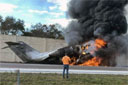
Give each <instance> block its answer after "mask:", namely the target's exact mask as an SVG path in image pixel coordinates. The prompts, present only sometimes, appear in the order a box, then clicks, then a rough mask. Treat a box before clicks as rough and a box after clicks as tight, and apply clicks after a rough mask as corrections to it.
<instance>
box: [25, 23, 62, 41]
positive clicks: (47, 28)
mask: <svg viewBox="0 0 128 85" xmlns="http://www.w3.org/2000/svg"><path fill="white" fill-rule="evenodd" d="M57 26H58V24H52V25H45V24H44V25H42V24H41V23H37V24H35V25H32V26H31V29H32V30H31V31H30V32H25V33H24V34H23V35H24V36H27V35H31V36H34V37H43V38H54V39H64V37H63V35H62V31H59V30H58V28H57Z"/></svg>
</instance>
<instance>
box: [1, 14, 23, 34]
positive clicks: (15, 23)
mask: <svg viewBox="0 0 128 85" xmlns="http://www.w3.org/2000/svg"><path fill="white" fill-rule="evenodd" d="M24 30H25V29H24V21H23V20H20V19H18V20H16V19H15V18H14V17H10V16H8V17H6V18H5V20H3V21H2V22H1V33H2V34H7V35H8V34H12V35H16V34H18V32H23V31H24Z"/></svg>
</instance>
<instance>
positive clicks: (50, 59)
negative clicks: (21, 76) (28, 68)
mask: <svg viewBox="0 0 128 85" xmlns="http://www.w3.org/2000/svg"><path fill="white" fill-rule="evenodd" d="M5 43H6V44H7V45H8V46H6V47H3V48H2V49H6V48H10V49H11V50H12V51H13V52H14V53H15V54H16V55H17V56H18V57H19V58H20V59H21V60H22V61H23V62H24V63H47V64H61V63H62V62H61V58H62V57H63V56H64V55H65V53H67V52H68V53H70V54H71V53H72V54H73V52H74V50H73V48H72V47H70V46H67V47H63V48H59V49H56V50H54V51H51V52H43V53H41V52H39V51H38V50H36V49H34V48H32V47H31V46H29V45H28V44H26V43H25V42H23V41H18V42H5Z"/></svg>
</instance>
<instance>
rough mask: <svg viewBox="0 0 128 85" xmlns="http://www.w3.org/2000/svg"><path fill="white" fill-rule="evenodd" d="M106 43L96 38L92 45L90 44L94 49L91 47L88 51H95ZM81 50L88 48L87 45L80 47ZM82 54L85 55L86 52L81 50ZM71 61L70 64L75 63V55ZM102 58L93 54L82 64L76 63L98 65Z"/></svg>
mask: <svg viewBox="0 0 128 85" xmlns="http://www.w3.org/2000/svg"><path fill="white" fill-rule="evenodd" d="M106 44H107V43H106V42H105V41H104V40H102V39H96V40H95V42H94V45H90V46H95V49H93V50H92V51H91V52H90V53H91V54H93V53H94V52H95V51H97V50H98V49H99V48H102V47H104V46H105V45H106ZM81 49H82V50H85V49H89V46H88V45H87V46H85V47H81ZM82 54H84V55H86V52H84V51H83V52H82ZM72 60H73V62H72V63H71V64H70V65H75V64H76V63H75V62H76V61H77V59H76V58H75V57H73V58H72ZM102 61H103V59H102V58H101V57H98V56H95V57H93V58H91V59H89V60H87V61H85V62H84V63H82V64H78V65H80V66H100V65H101V63H102Z"/></svg>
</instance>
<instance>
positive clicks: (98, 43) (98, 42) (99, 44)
mask: <svg viewBox="0 0 128 85" xmlns="http://www.w3.org/2000/svg"><path fill="white" fill-rule="evenodd" d="M106 44H107V43H106V42H105V41H104V40H102V39H96V40H95V46H96V47H97V49H99V48H102V47H103V46H105V45H106Z"/></svg>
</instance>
